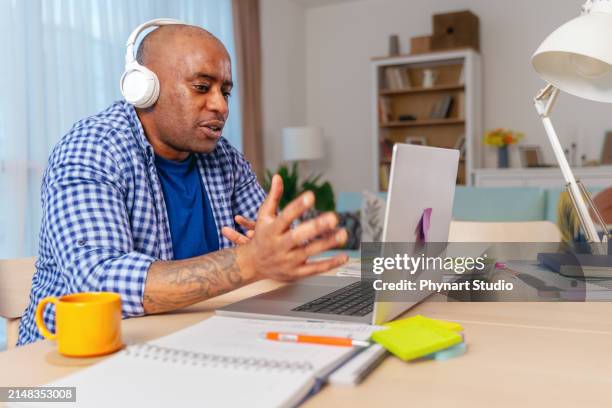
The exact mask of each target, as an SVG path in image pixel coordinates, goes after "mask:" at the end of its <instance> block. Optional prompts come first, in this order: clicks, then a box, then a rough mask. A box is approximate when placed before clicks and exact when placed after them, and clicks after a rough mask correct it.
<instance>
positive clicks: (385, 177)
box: [379, 163, 391, 191]
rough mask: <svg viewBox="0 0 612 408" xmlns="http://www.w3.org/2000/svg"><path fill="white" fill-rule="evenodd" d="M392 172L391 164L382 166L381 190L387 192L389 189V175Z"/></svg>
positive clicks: (380, 175) (380, 171)
mask: <svg viewBox="0 0 612 408" xmlns="http://www.w3.org/2000/svg"><path fill="white" fill-rule="evenodd" d="M390 172H391V165H390V164H386V163H384V164H381V165H380V170H379V173H380V174H379V177H380V189H381V190H383V191H385V190H388V189H389V173H390Z"/></svg>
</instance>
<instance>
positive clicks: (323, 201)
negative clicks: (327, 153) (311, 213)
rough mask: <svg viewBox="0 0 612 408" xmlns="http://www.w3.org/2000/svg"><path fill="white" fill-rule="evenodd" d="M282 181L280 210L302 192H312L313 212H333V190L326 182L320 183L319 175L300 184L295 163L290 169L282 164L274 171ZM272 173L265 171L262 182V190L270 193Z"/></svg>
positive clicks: (334, 205) (334, 203) (334, 204)
mask: <svg viewBox="0 0 612 408" xmlns="http://www.w3.org/2000/svg"><path fill="white" fill-rule="evenodd" d="M276 174H278V175H279V176H280V177H281V178H282V179H283V196H282V197H281V200H280V204H279V206H280V208H281V209H283V208H284V207H285V206H286V205H287V204H288V203H289V202H291V200H293V199H294V198H296V197H297V196H299V195H300V194H302V193H303V192H304V191H312V192H313V193H314V195H315V210H317V211H334V210H335V209H336V202H335V200H334V190H333V189H332V186H331V184H329V182H328V181H325V182H320V181H319V180H320V179H321V175H320V174H319V175H316V176H310V177H308V178H307V179H305V180H304V181H302V182H301V183H300V175H299V171H298V167H297V163H293V165H292V166H291V167H289V165H286V164H283V165H280V166H279V167H278V170H277V171H276ZM273 175H274V173H272V172H271V171H270V170H266V175H265V178H264V182H263V188H264V190H266V192H267V191H270V185H271V182H272V176H273Z"/></svg>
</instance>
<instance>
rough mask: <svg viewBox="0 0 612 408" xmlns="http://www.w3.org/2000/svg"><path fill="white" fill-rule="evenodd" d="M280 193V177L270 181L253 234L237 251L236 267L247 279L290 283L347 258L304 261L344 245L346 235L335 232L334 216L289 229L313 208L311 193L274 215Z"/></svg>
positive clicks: (338, 264) (303, 195)
mask: <svg viewBox="0 0 612 408" xmlns="http://www.w3.org/2000/svg"><path fill="white" fill-rule="evenodd" d="M282 194H283V182H282V179H281V178H280V176H278V175H275V176H274V177H273V178H272V186H271V188H270V193H269V194H268V197H267V198H266V200H265V201H264V203H263V204H262V206H261V207H260V209H259V213H258V215H257V221H256V223H255V233H254V234H253V236H252V238H251V239H250V240H248V241H246V240H244V244H243V245H242V246H240V247H238V248H237V257H238V264H239V265H240V269H241V271H242V272H243V273H244V274H245V275H246V276H245V275H243V276H245V277H246V278H247V279H248V280H257V279H264V278H270V279H276V280H282V281H291V280H295V279H299V278H302V277H305V276H309V275H314V274H318V273H322V272H326V271H328V270H330V269H332V268H335V267H337V266H340V265H342V264H343V263H345V262H346V261H347V260H348V258H347V256H346V255H344V254H342V255H336V256H334V257H333V258H330V259H324V260H318V261H308V258H309V257H311V256H313V255H316V254H318V253H321V252H324V251H327V250H329V249H331V248H335V247H338V246H341V245H343V244H344V242H345V241H346V239H347V233H346V231H345V230H344V229H340V230H337V229H336V226H337V225H338V218H337V216H336V215H335V214H334V213H332V212H329V213H325V214H322V215H320V216H318V217H316V218H314V219H311V220H308V221H306V222H303V223H301V224H300V225H298V226H297V227H295V228H293V229H291V224H292V223H293V221H294V220H296V219H298V218H299V217H300V216H301V215H302V214H303V213H304V212H306V211H307V210H308V209H309V208H311V207H312V206H313V205H314V194H313V193H312V192H311V191H307V192H305V193H303V194H301V195H300V196H299V197H298V198H296V199H295V200H293V201H291V202H290V203H289V204H287V206H286V207H285V208H284V209H283V211H282V212H281V213H280V214H278V215H276V208H277V207H278V203H279V202H280V198H281V196H282ZM245 238H246V237H245Z"/></svg>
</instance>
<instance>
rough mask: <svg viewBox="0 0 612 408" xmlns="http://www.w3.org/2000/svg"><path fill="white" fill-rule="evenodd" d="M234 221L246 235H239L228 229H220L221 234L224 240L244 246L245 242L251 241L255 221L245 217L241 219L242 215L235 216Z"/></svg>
mask: <svg viewBox="0 0 612 408" xmlns="http://www.w3.org/2000/svg"><path fill="white" fill-rule="evenodd" d="M234 220H235V221H236V223H237V224H238V225H240V226H241V227H242V228H244V229H245V230H246V235H245V234H241V233H239V232H238V231H236V230H235V229H233V228H230V227H223V228H221V233H222V234H223V236H224V237H225V238H227V239H229V240H230V241H232V242H233V243H234V244H236V245H243V244H246V243H247V242H249V241H250V240H251V238H253V235H255V221H254V220H251V219H248V218H246V217H243V216H242V215H237V216H235V217H234Z"/></svg>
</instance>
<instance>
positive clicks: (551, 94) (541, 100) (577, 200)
mask: <svg viewBox="0 0 612 408" xmlns="http://www.w3.org/2000/svg"><path fill="white" fill-rule="evenodd" d="M558 94H559V89H557V88H555V87H554V86H553V85H551V84H548V85H547V86H546V87H545V88H544V89H543V90H542V91H540V93H538V95H537V96H536V97H535V98H534V104H535V107H536V110H537V112H538V115H540V118H541V119H542V124H543V125H544V130H546V135H547V136H548V141H549V143H550V145H551V147H552V149H553V153H554V155H555V158H556V159H557V163H558V164H559V168H560V169H561V173H562V174H563V178H564V179H565V182H566V187H567V190H568V193H569V194H570V198H571V199H572V203H574V207H575V208H576V212H577V214H578V218H579V220H580V224H581V225H582V228H583V229H584V234H585V236H586V239H587V241H588V242H601V240H600V238H599V234H598V233H597V229H596V228H595V224H594V223H593V219H592V218H591V216H590V214H589V211H588V209H587V206H586V203H585V202H584V197H583V195H582V191H581V190H580V187H579V186H578V183H577V182H576V178H575V177H574V173H573V172H572V169H571V168H570V166H569V163H568V162H567V157H565V152H564V151H563V147H561V143H560V142H559V137H558V136H557V132H556V131H555V128H554V127H553V125H552V122H551V120H550V117H549V114H550V111H551V109H552V106H553V104H554V102H555V100H556V98H557V95H558Z"/></svg>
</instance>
